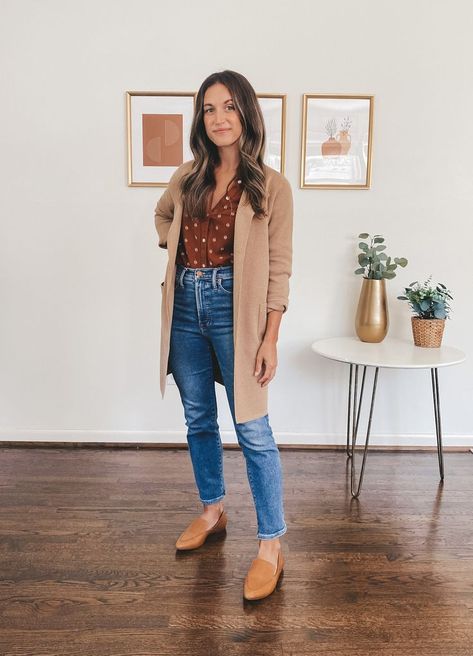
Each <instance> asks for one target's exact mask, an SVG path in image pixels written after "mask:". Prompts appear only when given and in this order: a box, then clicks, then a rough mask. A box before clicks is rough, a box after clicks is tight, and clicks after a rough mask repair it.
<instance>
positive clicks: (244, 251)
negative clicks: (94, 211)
mask: <svg viewBox="0 0 473 656" xmlns="http://www.w3.org/2000/svg"><path fill="white" fill-rule="evenodd" d="M192 166H193V160H191V161H188V162H184V164H181V166H179V168H178V169H177V170H176V171H175V172H174V174H173V175H172V177H171V180H170V181H169V185H168V187H167V188H166V190H165V191H164V193H163V194H162V196H161V198H160V199H159V201H158V202H157V205H156V208H155V225H156V230H157V232H158V235H159V241H158V244H159V246H160V247H161V248H167V251H168V264H167V268H166V274H165V279H164V282H162V283H161V290H162V301H161V353H160V387H161V394H162V398H164V392H165V389H166V377H167V375H168V374H170V373H172V371H171V369H170V366H169V344H170V334H171V323H172V314H173V304H174V285H175V279H176V252H177V246H178V243H179V238H180V231H181V221H182V199H181V195H180V191H179V182H180V180H181V178H182V176H183V175H185V174H186V173H187V172H189V171H190V170H191V168H192ZM264 170H265V178H266V200H267V205H266V206H267V210H268V212H267V214H268V215H267V216H266V217H265V218H259V217H257V216H256V215H255V214H254V212H253V209H252V207H251V205H250V203H249V200H248V196H247V193H246V190H245V189H243V192H242V196H241V198H240V203H239V205H238V209H237V212H236V215H235V232H234V245H233V342H234V352H235V360H234V402H235V419H236V422H237V423H243V422H246V421H250V420H252V419H257V418H258V417H262V416H263V415H265V414H267V412H268V386H265V387H261V385H260V384H259V383H258V382H257V377H256V376H254V370H255V360H256V354H257V351H258V348H259V346H260V345H261V342H262V339H263V337H264V334H265V330H266V320H267V313H268V312H271V311H272V310H281V311H282V312H286V310H287V308H288V304H289V278H290V276H291V274H292V228H293V198H292V191H291V187H290V184H289V182H288V180H287V179H286V178H285V177H284V175H282V174H281V173H279V172H277V171H275V170H274V169H272V168H270V167H269V166H266V165H264ZM212 357H213V371H214V380H215V381H216V382H218V383H221V384H223V379H222V374H221V371H220V367H219V365H218V361H217V358H216V356H215V353H214V352H213V350H212Z"/></svg>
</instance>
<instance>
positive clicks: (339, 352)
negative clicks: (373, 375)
mask: <svg viewBox="0 0 473 656" xmlns="http://www.w3.org/2000/svg"><path fill="white" fill-rule="evenodd" d="M312 350H313V351H315V353H318V354H319V355H322V356H323V357H324V358H329V359H330V360H338V361H339V362H348V363H349V364H359V365H362V366H365V365H366V366H370V367H391V368H398V369H432V368H434V367H447V366H449V365H452V364H459V363H460V362H463V361H464V360H465V357H466V356H465V353H463V351H460V350H459V349H456V348H453V347H451V346H441V347H440V348H423V347H421V346H415V345H414V343H413V342H412V341H408V340H402V339H396V338H394V337H386V338H385V339H384V340H383V341H382V342H379V343H377V344H371V343H368V342H362V341H360V340H359V339H358V338H357V337H331V338H329V339H319V340H317V341H315V342H313V344H312Z"/></svg>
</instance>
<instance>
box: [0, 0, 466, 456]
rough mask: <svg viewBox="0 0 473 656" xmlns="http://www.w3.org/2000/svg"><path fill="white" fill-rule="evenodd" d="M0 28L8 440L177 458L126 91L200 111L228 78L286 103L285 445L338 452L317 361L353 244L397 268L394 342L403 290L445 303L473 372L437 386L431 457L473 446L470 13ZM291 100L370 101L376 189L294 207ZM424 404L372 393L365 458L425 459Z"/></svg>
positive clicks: (192, 10)
mask: <svg viewBox="0 0 473 656" xmlns="http://www.w3.org/2000/svg"><path fill="white" fill-rule="evenodd" d="M0 8H1V16H0V18H1V20H0V49H1V50H0V51H1V58H2V65H1V69H0V70H1V80H2V92H3V93H2V102H1V103H0V130H1V164H0V166H1V171H0V174H1V181H2V185H1V187H2V191H1V206H0V209H1V223H2V230H1V239H0V248H1V257H0V271H1V280H0V293H1V301H0V302H1V309H2V318H1V321H0V331H1V332H0V348H1V366H0V381H1V382H0V386H1V387H0V404H1V408H0V411H1V420H0V421H1V427H0V428H1V430H0V437H1V438H2V439H7V440H8V439H33V440H34V439H41V440H51V439H58V440H62V439H74V440H97V439H99V440H108V441H120V440H126V441H133V440H137V441H165V440H174V441H176V440H184V439H185V426H184V419H183V412H182V407H181V404H180V400H179V397H178V393H177V388H176V387H175V386H168V390H167V393H166V396H165V399H164V400H162V399H161V395H160V392H159V385H158V348H159V313H160V290H159V281H160V280H162V276H163V273H164V268H165V259H166V256H167V253H166V252H165V251H162V250H161V249H159V248H158V246H157V236H156V234H155V228H154V223H153V209H154V206H155V204H156V201H157V199H158V198H159V196H160V194H161V193H162V190H161V189H159V188H143V189H140V188H129V187H128V186H127V182H126V123H125V118H126V115H125V91H127V90H150V91H152V90H166V91H168V90H176V91H179V90H185V91H193V90H196V89H197V88H198V86H199V85H200V83H201V82H202V80H203V79H204V78H205V77H206V76H207V75H209V74H210V73H211V72H214V71H216V70H222V69H224V68H231V69H234V70H237V71H240V72H241V73H243V74H244V75H246V76H247V77H248V79H249V80H250V81H251V83H252V84H253V86H254V87H255V89H256V91H257V92H258V93H268V92H274V93H286V94H287V144H286V145H287V154H286V176H287V177H288V179H289V181H290V182H291V183H292V185H293V190H294V200H295V234H294V274H293V277H292V279H291V297H290V308H289V311H288V313H287V314H286V315H285V316H284V317H283V324H282V329H281V337H280V342H279V368H278V373H277V377H276V378H275V380H274V381H273V382H272V383H271V386H270V418H271V424H272V426H273V429H274V432H275V435H276V437H277V439H278V441H279V442H280V443H286V442H288V443H303V442H309V443H312V442H314V443H340V442H343V439H344V438H343V434H344V429H345V415H344V408H345V399H346V389H345V383H346V377H345V374H346V371H345V369H344V366H343V365H338V364H335V363H330V362H327V361H322V360H320V359H318V358H317V356H315V354H314V353H312V352H311V350H310V344H311V342H312V341H313V340H314V339H316V338H319V337H325V336H329V335H345V334H352V333H353V318H354V313H355V308H356V302H357V297H358V292H359V286H360V283H361V280H360V278H359V277H356V276H354V275H353V270H354V268H355V267H356V252H357V251H356V243H357V240H356V235H357V234H358V233H359V232H360V231H365V230H366V231H368V232H378V233H382V234H384V235H385V237H386V240H387V244H388V247H389V252H390V253H391V254H392V255H397V256H405V257H407V258H408V259H409V266H408V268H407V269H405V270H401V271H400V272H399V274H398V276H397V278H395V279H394V280H393V281H391V282H389V283H388V289H389V301H390V313H391V329H390V335H391V336H398V337H406V338H410V332H409V331H410V319H409V312H408V308H407V306H406V305H403V304H401V302H400V301H396V300H395V298H396V295H397V294H398V293H400V291H401V288H402V286H403V285H404V284H407V283H408V282H410V281H411V280H415V279H419V278H423V277H426V276H427V275H428V274H429V273H432V274H433V275H434V277H435V278H437V279H440V280H441V281H443V282H445V283H446V284H447V285H448V286H450V287H451V289H452V290H453V291H454V296H455V301H454V315H453V320H452V321H450V322H448V324H447V327H446V335H445V343H446V344H450V345H452V346H457V347H459V348H461V349H463V350H466V351H467V353H468V352H470V358H469V359H468V360H467V361H466V363H465V364H463V365H460V366H456V367H452V368H450V369H447V370H442V371H441V372H440V373H441V376H440V383H441V393H442V403H443V428H444V434H445V444H447V445H466V444H471V443H473V420H472V391H473V365H472V362H473V359H472V358H471V346H470V333H471V326H472V325H473V309H472V306H471V297H472V293H471V281H472V271H471V268H470V265H469V259H470V257H471V256H470V253H471V242H472V239H473V229H472V221H473V211H472V210H473V176H472V167H471V151H472V145H473V141H472V137H473V134H472V133H473V127H472V126H473V116H472V106H473V89H472V85H471V72H470V66H471V61H472V55H473V48H472V46H471V27H472V18H473V10H472V6H471V3H470V2H469V1H468V0H463V1H462V0H453V1H452V2H450V3H444V2H443V1H441V0H434V1H432V0H416V2H411V1H410V0H409V1H408V0H398V2H396V3H393V2H386V1H384V0H381V1H380V0H359V2H352V1H351V0H339V1H338V2H336V3H330V2H314V1H313V0H311V1H309V0H304V1H295V2H294V1H293V2H287V1H285V2H281V1H280V2H272V1H270V0H263V1H260V2H254V1H251V2H250V1H249V0H240V1H239V2H236V3H223V4H222V3H214V2H210V1H207V2H206V1H203V2H190V1H189V0H185V1H184V2H179V3H166V4H165V3H159V2H156V1H155V0H154V1H151V0H138V1H136V2H134V3H130V2H128V1H127V2H125V1H124V0H99V1H94V2H92V1H91V0H82V1H81V2H70V1H69V2H64V0H2V3H1V6H0ZM304 92H308V93H351V94H357V93H360V94H374V95H375V115H374V119H375V120H374V125H375V130H374V142H373V170H372V188H371V189H370V190H341V191H328V190H309V189H304V190H302V189H300V188H299V172H300V137H301V116H302V94H303V93H304ZM314 253H315V255H314ZM429 385H430V379H429V376H428V373H427V372H425V371H424V372H411V373H409V374H406V373H403V372H399V371H391V372H389V371H388V372H382V377H381V379H380V388H379V396H378V405H377V408H376V411H375V418H374V425H373V431H374V437H373V442H376V441H378V442H379V443H385V444H431V445H433V444H434V443H435V440H434V438H433V436H432V431H433V414H432V409H431V396H430V387H429ZM218 394H219V402H220V415H219V416H220V425H221V428H222V429H223V430H224V433H223V435H224V437H225V439H227V438H228V439H230V440H231V439H233V434H232V433H231V417H230V414H229V412H228V409H227V403H226V398H225V395H224V391H223V388H221V387H220V386H218ZM225 431H229V432H228V433H227V432H225Z"/></svg>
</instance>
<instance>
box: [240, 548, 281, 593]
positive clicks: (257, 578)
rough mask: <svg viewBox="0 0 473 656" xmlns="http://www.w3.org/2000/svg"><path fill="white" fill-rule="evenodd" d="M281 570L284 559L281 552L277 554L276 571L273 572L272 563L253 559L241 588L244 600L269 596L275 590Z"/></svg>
mask: <svg viewBox="0 0 473 656" xmlns="http://www.w3.org/2000/svg"><path fill="white" fill-rule="evenodd" d="M283 568H284V558H283V555H282V553H281V552H279V554H278V562H277V565H276V571H274V565H273V563H270V562H269V561H268V560H264V559H263V558H255V559H254V560H253V562H252V563H251V567H250V569H249V570H248V574H247V575H246V578H245V584H244V587H243V596H244V597H245V599H248V600H254V599H263V598H264V597H267V596H268V595H270V594H271V593H272V592H273V591H274V589H275V588H276V585H277V583H278V580H279V577H280V576H281V572H282V571H283Z"/></svg>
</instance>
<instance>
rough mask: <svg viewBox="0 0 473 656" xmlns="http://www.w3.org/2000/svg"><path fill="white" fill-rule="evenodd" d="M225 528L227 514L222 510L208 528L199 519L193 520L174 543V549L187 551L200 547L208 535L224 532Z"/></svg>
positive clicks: (202, 520) (203, 521) (205, 523)
mask: <svg viewBox="0 0 473 656" xmlns="http://www.w3.org/2000/svg"><path fill="white" fill-rule="evenodd" d="M226 526H227V514H226V512H225V511H224V510H223V511H222V513H221V515H220V517H219V518H218V520H217V521H216V523H215V524H214V525H213V526H211V527H210V528H209V527H208V524H207V522H206V521H205V520H204V519H202V518H201V517H197V518H196V519H194V520H193V521H192V522H191V523H190V524H189V526H188V527H187V528H186V530H185V531H183V532H182V533H181V535H180V536H179V537H178V539H177V542H176V549H178V550H179V551H187V550H189V549H197V548H198V547H200V546H202V545H203V544H204V542H205V541H206V539H207V538H208V536H209V535H211V534H212V533H219V532H220V531H224V530H225V528H226Z"/></svg>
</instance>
